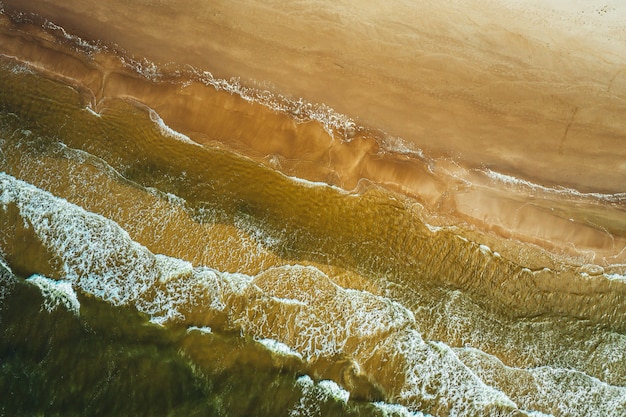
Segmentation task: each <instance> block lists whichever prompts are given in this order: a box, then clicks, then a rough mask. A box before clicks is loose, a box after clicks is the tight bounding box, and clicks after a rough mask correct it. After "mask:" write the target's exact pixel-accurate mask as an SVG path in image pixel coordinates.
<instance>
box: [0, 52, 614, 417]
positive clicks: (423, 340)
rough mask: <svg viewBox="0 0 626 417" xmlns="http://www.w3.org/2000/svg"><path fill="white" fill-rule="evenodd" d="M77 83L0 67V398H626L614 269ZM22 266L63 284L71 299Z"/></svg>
mask: <svg viewBox="0 0 626 417" xmlns="http://www.w3.org/2000/svg"><path fill="white" fill-rule="evenodd" d="M82 97H84V95H82V94H81V93H80V91H78V90H77V89H75V88H72V87H69V86H67V85H63V84H62V83H59V82H55V81H52V80H49V79H46V78H45V77H42V76H40V75H38V74H36V73H34V72H32V71H31V70H27V69H24V68H23V67H19V66H16V65H15V64H13V63H11V62H9V61H6V62H4V64H3V66H2V68H0V134H1V135H2V136H1V137H0V144H1V150H2V154H1V155H0V162H1V164H0V169H1V170H2V171H4V173H5V174H2V176H1V178H0V182H1V184H2V188H1V189H0V192H1V193H2V194H0V196H1V197H2V198H1V200H2V210H0V224H1V225H2V228H3V234H2V237H1V239H0V245H1V246H0V249H1V250H2V257H3V259H4V262H6V263H7V265H8V267H9V268H10V269H11V270H12V271H13V273H15V274H17V275H19V276H20V278H17V277H15V276H13V275H12V274H9V273H8V271H7V270H6V268H0V269H2V274H3V275H2V282H1V284H2V292H0V294H2V304H1V306H0V307H1V308H2V313H1V316H0V319H1V320H2V321H1V323H0V324H1V325H2V332H3V334H2V338H1V340H0V343H2V344H1V345H0V346H1V348H0V349H1V350H0V357H1V358H2V373H1V375H0V378H1V379H0V385H1V386H0V388H1V389H0V391H1V392H3V393H11V394H10V395H8V396H4V395H3V397H2V400H0V407H1V408H0V410H2V412H3V414H4V415H37V414H42V415H185V414H189V415H224V416H230V415H234V416H236V415H242V416H243V415H268V416H271V415H307V416H308V415H320V416H328V415H394V414H398V415H402V414H406V413H408V412H409V411H408V410H411V411H414V412H416V413H418V414H417V415H420V414H419V413H420V412H426V413H431V414H433V415H442V416H444V415H458V416H468V415H476V416H479V415H494V416H495V415H498V416H499V415H528V414H530V413H531V412H532V411H536V412H542V413H545V414H552V415H591V414H593V413H604V414H605V415H615V416H619V415H620V413H622V411H624V410H626V392H625V389H624V385H625V384H626V368H625V366H626V365H625V363H626V361H625V360H624V359H625V358H624V355H625V352H626V349H625V347H626V338H625V337H624V334H623V333H624V328H625V327H624V326H626V323H625V322H624V320H623V317H624V312H625V311H626V310H625V309H626V304H625V303H624V291H625V290H624V286H623V283H622V282H621V281H620V280H611V279H608V278H606V277H603V276H600V277H597V278H591V279H589V278H588V277H584V276H581V275H580V274H577V273H575V271H574V270H573V269H568V268H564V269H561V270H549V269H546V270H538V271H532V270H530V269H528V268H525V267H524V265H520V264H518V263H515V262H513V261H511V260H508V259H506V258H505V257H503V256H501V255H499V254H495V253H494V252H493V251H491V250H490V249H489V248H486V247H485V246H481V245H480V243H479V242H473V241H471V240H469V239H468V238H466V237H465V236H464V235H463V233H464V230H463V229H462V228H444V229H435V228H431V227H429V226H428V225H427V224H426V223H425V222H424V220H423V218H422V209H421V208H420V207H419V205H417V204H415V203H414V202H412V201H410V200H409V199H407V198H404V197H400V196H398V195H396V194H393V193H390V192H388V191H385V190H382V189H379V188H376V187H369V188H367V187H365V188H364V189H363V190H362V191H361V192H360V193H359V194H350V193H347V192H344V191H341V190H338V189H336V188H332V187H328V186H320V185H316V184H310V183H304V182H302V181H296V180H293V179H290V178H288V177H285V176H284V175H282V174H280V173H278V172H275V171H273V170H271V169H269V168H267V167H264V166H262V165H260V164H258V163H256V162H253V161H251V160H248V159H245V158H242V157H240V156H237V155H235V154H233V153H229V152H227V151H224V150H219V149H213V148H206V147H199V146H196V145H194V144H190V143H187V142H184V141H180V140H177V139H175V138H173V137H171V136H168V135H167V134H164V133H163V132H162V131H161V130H159V127H158V125H157V124H155V123H154V122H153V121H152V120H151V119H150V117H149V113H148V112H147V111H146V109H145V108H142V107H140V106H136V105H134V104H133V103H129V102H125V101H122V100H110V101H108V102H107V103H106V105H104V106H103V108H102V109H101V111H100V115H95V114H94V113H93V112H91V111H89V110H87V109H86V105H87V103H86V101H85V100H83V98H82ZM528 256H529V258H530V257H532V256H534V255H533V253H532V252H529V255H528ZM32 274H41V275H43V276H46V277H49V278H52V279H55V280H64V281H65V282H68V285H69V286H70V287H71V288H72V291H74V292H75V294H76V297H77V300H78V301H79V303H80V309H79V314H76V313H75V312H72V311H70V310H71V309H69V310H68V308H66V307H64V304H63V303H62V302H61V303H60V304H59V301H58V300H59V298H58V297H59V296H57V297H56V298H55V296H54V294H52V295H50V294H48V295H44V296H42V292H41V291H40V289H39V288H37V287H36V286H35V285H34V284H33V282H32V280H30V281H28V282H27V281H25V280H24V279H25V278H28V277H30V276H31V275H32ZM584 280H587V281H584ZM582 281H584V283H585V284H586V285H584V286H581V282H582ZM44 282H48V281H44ZM50 282H53V281H50ZM571 288H575V290H571ZM581 288H582V289H581ZM55 294H56V293H55ZM60 297H61V298H60V299H62V300H66V299H67V297H68V296H67V294H66V295H65V296H60ZM64 297H65V298H64ZM70 298H71V297H70ZM156 323H159V324H160V325H159V324H156ZM198 328H204V329H208V328H210V329H211V331H208V330H206V331H205V332H202V331H199V330H197V329H198ZM270 339H271V340H273V341H275V342H279V343H280V344H278V345H276V344H272V343H274V342H267V341H268V340H270ZM271 346H274V347H273V348H272V347H271ZM276 346H278V348H276ZM281 349H282V351H281ZM329 381H334V382H329ZM340 387H341V388H340ZM348 392H349V394H348ZM347 395H349V397H350V400H346V396H347ZM381 400H382V401H386V402H387V403H400V404H402V405H403V406H405V407H406V408H401V407H398V408H394V407H392V406H389V405H384V404H382V403H380V401H381ZM537 415H540V414H537Z"/></svg>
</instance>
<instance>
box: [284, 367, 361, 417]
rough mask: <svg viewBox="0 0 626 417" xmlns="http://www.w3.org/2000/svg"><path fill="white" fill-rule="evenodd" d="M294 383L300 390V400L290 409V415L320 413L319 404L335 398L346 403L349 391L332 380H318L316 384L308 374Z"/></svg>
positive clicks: (300, 415)
mask: <svg viewBox="0 0 626 417" xmlns="http://www.w3.org/2000/svg"><path fill="white" fill-rule="evenodd" d="M296 384H297V385H298V386H299V387H300V389H301V390H302V397H300V401H299V402H298V403H297V404H296V405H295V407H294V408H293V409H291V410H290V412H289V416H290V417H309V416H312V415H322V414H321V407H320V405H321V404H323V403H325V402H328V401H329V400H335V401H338V402H341V403H346V402H347V401H348V400H349V398H350V393H348V392H347V391H345V390H344V389H342V388H341V387H339V385H337V384H336V383H335V382H333V381H320V382H319V383H318V384H316V383H315V382H314V381H313V380H312V379H311V378H310V377H309V376H308V375H304V376H301V377H299V378H298V379H297V380H296Z"/></svg>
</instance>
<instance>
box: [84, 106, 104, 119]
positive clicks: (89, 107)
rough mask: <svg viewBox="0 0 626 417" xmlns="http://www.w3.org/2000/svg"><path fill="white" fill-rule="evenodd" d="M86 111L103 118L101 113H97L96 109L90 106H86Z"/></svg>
mask: <svg viewBox="0 0 626 417" xmlns="http://www.w3.org/2000/svg"><path fill="white" fill-rule="evenodd" d="M85 110H87V111H88V112H89V113H91V115H93V116H96V117H102V115H101V114H100V113H98V112H97V111H95V110H94V109H92V108H91V106H90V105H88V106H85Z"/></svg>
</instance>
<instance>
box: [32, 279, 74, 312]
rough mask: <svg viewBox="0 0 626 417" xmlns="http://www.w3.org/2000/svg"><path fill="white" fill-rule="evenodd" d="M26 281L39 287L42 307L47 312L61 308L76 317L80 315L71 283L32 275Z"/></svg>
mask: <svg viewBox="0 0 626 417" xmlns="http://www.w3.org/2000/svg"><path fill="white" fill-rule="evenodd" d="M26 281H27V282H30V283H31V284H34V285H36V286H37V287H39V290H40V291H41V295H42V296H43V297H44V305H43V306H44V307H45V309H46V310H47V311H48V312H52V311H54V310H55V309H56V308H57V307H61V306H62V307H64V308H66V309H67V310H68V311H70V312H72V313H74V315H76V316H78V315H79V314H80V303H79V301H78V297H77V296H76V292H75V291H74V288H73V287H72V283H71V282H69V281H56V280H53V279H50V278H47V277H44V276H43V275H33V276H31V277H30V278H28V279H27V280H26Z"/></svg>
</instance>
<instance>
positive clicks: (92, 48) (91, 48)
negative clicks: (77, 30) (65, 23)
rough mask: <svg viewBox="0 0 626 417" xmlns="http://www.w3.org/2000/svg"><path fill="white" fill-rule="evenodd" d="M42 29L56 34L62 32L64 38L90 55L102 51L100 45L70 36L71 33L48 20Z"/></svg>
mask: <svg viewBox="0 0 626 417" xmlns="http://www.w3.org/2000/svg"><path fill="white" fill-rule="evenodd" d="M42 27H43V28H44V29H48V30H52V31H55V32H60V33H61V34H62V35H63V38H65V39H66V40H68V41H70V42H71V43H73V44H74V45H76V46H78V47H80V48H81V49H82V50H83V51H84V52H86V53H87V54H89V55H91V54H93V53H94V52H99V51H100V50H101V49H102V48H100V47H99V46H98V45H96V44H93V43H90V42H87V41H86V40H84V39H82V38H80V37H78V36H76V35H70V34H69V33H67V31H66V30H65V28H63V27H62V26H59V25H57V24H55V23H52V22H50V21H49V20H46V21H45V22H44V24H43V25H42Z"/></svg>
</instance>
